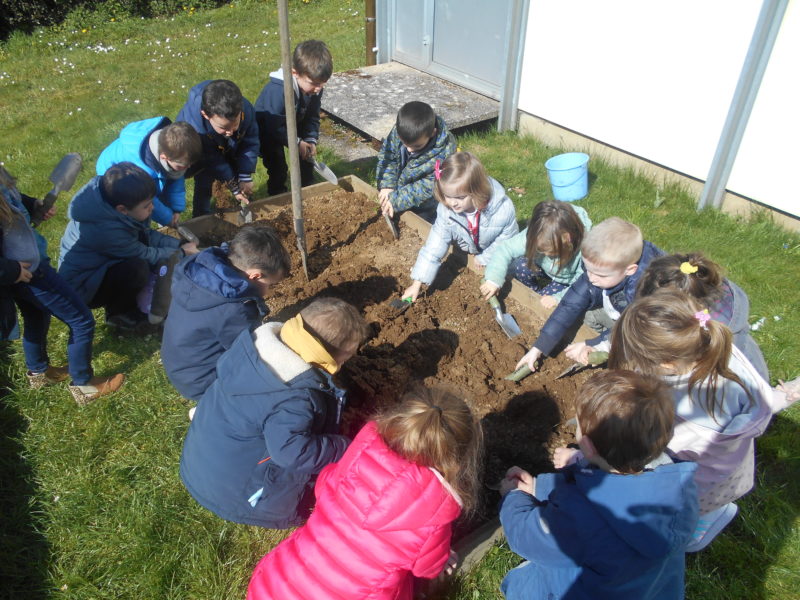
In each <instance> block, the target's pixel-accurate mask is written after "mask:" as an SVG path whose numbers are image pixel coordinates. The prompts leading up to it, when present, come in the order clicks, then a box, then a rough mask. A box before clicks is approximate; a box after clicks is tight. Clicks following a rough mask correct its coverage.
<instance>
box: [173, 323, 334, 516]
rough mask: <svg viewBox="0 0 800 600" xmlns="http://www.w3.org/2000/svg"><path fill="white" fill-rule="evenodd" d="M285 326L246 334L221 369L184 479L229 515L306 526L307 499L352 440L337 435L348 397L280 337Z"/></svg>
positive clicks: (186, 450)
mask: <svg viewBox="0 0 800 600" xmlns="http://www.w3.org/2000/svg"><path fill="white" fill-rule="evenodd" d="M281 327H282V324H281V323H267V324H266V325H262V326H261V327H259V328H258V329H256V330H255V331H254V332H252V333H251V332H250V331H243V332H242V333H241V334H239V337H237V338H236V340H235V341H234V343H233V345H232V346H231V347H230V349H229V350H228V351H226V352H225V353H224V354H223V355H222V356H221V357H220V359H219V362H218V363H217V379H216V380H215V381H214V383H212V384H211V387H209V388H208V391H207V392H206V393H205V394H204V395H203V397H202V398H201V400H200V402H199V404H198V405H197V410H196V412H195V414H194V419H193V420H192V424H191V425H190V426H189V432H188V433H187V435H186V439H185V441H184V443H183V454H182V455H181V466H180V474H181V480H182V481H183V483H184V485H185V486H186V489H187V490H189V493H190V494H191V495H192V496H193V497H194V499H195V500H197V501H198V502H199V503H200V504H202V505H203V506H204V507H206V508H207V509H208V510H210V511H211V512H213V513H215V514H217V515H218V516H220V517H222V518H223V519H227V520H228V521H234V522H236V523H245V524H247V525H260V526H261V527H267V528H271V529H285V528H287V527H292V526H295V525H299V524H300V523H301V522H302V521H303V520H304V519H305V518H307V517H308V514H307V513H306V514H304V513H303V511H302V510H300V503H301V500H302V499H303V498H304V497H305V496H306V495H307V493H308V492H309V491H310V490H311V486H312V485H313V483H314V480H315V479H316V476H317V474H318V473H319V472H320V471H321V470H322V468H323V467H325V465H327V464H329V463H332V462H336V461H337V460H339V459H340V458H341V457H342V455H343V454H344V451H345V449H346V448H347V446H348V444H349V440H348V438H346V437H345V436H343V435H337V434H336V433H335V432H336V430H337V429H338V417H339V414H340V412H341V408H342V403H343V401H344V399H343V393H341V392H340V391H339V390H336V388H335V387H334V386H333V383H332V381H331V379H330V377H329V376H328V375H327V373H325V372H323V371H321V370H319V369H317V368H315V367H312V366H311V365H309V364H308V363H306V362H305V361H304V360H303V359H301V358H300V357H299V356H298V355H297V354H296V353H295V352H294V351H292V350H291V349H290V348H289V347H288V346H286V345H285V344H284V343H283V342H282V341H281V339H280V337H279V332H280V329H281Z"/></svg>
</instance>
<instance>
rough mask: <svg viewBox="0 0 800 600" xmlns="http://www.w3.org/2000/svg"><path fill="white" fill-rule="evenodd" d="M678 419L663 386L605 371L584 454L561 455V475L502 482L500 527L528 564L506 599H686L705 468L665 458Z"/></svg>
mask: <svg viewBox="0 0 800 600" xmlns="http://www.w3.org/2000/svg"><path fill="white" fill-rule="evenodd" d="M674 411H675V408H674V405H673V402H672V396H671V394H670V392H669V390H668V388H667V386H666V385H665V384H664V383H663V382H661V381H659V380H658V379H656V378H648V377H644V376H642V375H639V374H637V373H634V372H632V371H602V372H600V373H597V374H595V375H593V376H592V377H591V378H590V379H589V380H588V381H587V382H586V383H585V384H584V386H583V388H582V389H581V391H580V394H579V395H578V400H577V421H578V430H577V432H576V437H577V439H578V444H579V446H580V448H581V452H582V455H581V454H580V453H576V451H574V450H569V449H567V448H562V449H559V450H557V451H556V456H555V459H554V462H555V464H556V467H557V468H560V470H559V471H558V472H556V473H545V474H543V475H539V476H538V477H535V478H534V477H533V476H531V474H530V473H527V472H526V471H523V470H522V469H520V468H519V467H512V468H511V469H509V471H508V473H507V474H506V478H505V479H504V480H503V482H502V484H501V494H504V498H503V501H502V504H501V508H500V521H501V523H502V524H503V529H504V530H505V534H506V538H507V539H508V543H509V546H510V547H511V549H512V550H513V551H514V552H516V553H517V554H520V555H521V556H523V557H524V558H526V559H527V561H526V562H524V563H522V564H521V565H520V566H519V567H517V568H516V569H513V570H512V571H511V572H509V573H508V575H506V578H505V579H504V580H503V583H502V586H501V589H502V591H503V593H504V594H505V596H506V598H509V599H510V600H514V599H517V598H553V599H555V598H596V599H601V598H608V599H612V598H613V599H614V600H670V599H674V600H678V599H680V598H683V595H684V592H683V586H684V569H685V564H684V553H685V550H686V545H687V543H688V542H689V540H690V539H691V537H692V532H693V531H694V528H695V525H696V524H697V518H698V507H697V489H696V487H695V484H694V471H695V469H696V467H697V465H696V464H695V463H688V462H685V463H678V464H673V463H672V462H671V461H670V460H669V458H668V457H666V455H664V454H663V452H664V450H665V448H666V446H667V442H669V440H670V438H671V437H672V425H673V420H674ZM561 467H563V468H561Z"/></svg>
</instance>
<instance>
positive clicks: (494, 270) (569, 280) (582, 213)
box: [484, 204, 592, 300]
mask: <svg viewBox="0 0 800 600" xmlns="http://www.w3.org/2000/svg"><path fill="white" fill-rule="evenodd" d="M572 209H573V210H574V211H575V212H576V213H577V214H578V218H579V219H580V220H581V223H583V228H584V230H585V231H589V230H590V229H591V228H592V220H591V219H590V218H589V215H588V214H587V213H586V210H585V209H583V208H581V207H580V206H575V205H574V204H573V205H572ZM527 238H528V228H527V227H526V228H525V229H523V230H522V231H520V232H519V233H518V234H517V235H515V236H514V237H512V238H511V239H508V240H505V241H503V242H502V243H500V244H498V245H497V249H496V250H495V251H494V254H492V260H491V261H489V264H488V265H486V274H485V275H484V279H485V280H486V281H490V282H492V283H493V284H495V285H496V286H497V287H503V284H504V283H505V281H506V275H507V274H508V269H509V266H510V265H511V262H512V261H513V260H514V259H515V258H519V257H521V256H525V246H526V245H527V241H528V240H527ZM536 264H537V266H538V267H539V268H540V269H542V271H544V273H545V275H547V276H548V277H549V278H550V279H552V280H553V281H555V282H557V283H561V284H563V285H566V286H570V285H572V284H573V283H574V282H575V281H577V279H578V277H580V276H581V273H583V261H582V260H581V253H580V252H578V253H577V254H576V255H575V256H574V257H573V259H572V260H571V261H570V262H569V263H567V264H566V265H564V266H563V267H562V268H561V269H559V266H558V260H556V259H553V258H550V257H549V256H544V255H537V256H536ZM567 289H569V288H564V289H563V290H561V291H560V292H558V293H556V294H553V297H555V298H558V299H559V300H561V298H562V297H563V296H564V294H566V293H567Z"/></svg>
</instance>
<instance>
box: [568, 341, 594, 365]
mask: <svg viewBox="0 0 800 600" xmlns="http://www.w3.org/2000/svg"><path fill="white" fill-rule="evenodd" d="M591 351H592V348H591V347H590V346H587V345H586V344H585V343H584V342H575V343H574V344H570V345H569V346H567V347H566V348H565V349H564V354H566V355H567V358H571V359H572V360H574V361H575V362H576V363H581V364H582V365H588V364H589V352H591Z"/></svg>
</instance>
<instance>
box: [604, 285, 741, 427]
mask: <svg viewBox="0 0 800 600" xmlns="http://www.w3.org/2000/svg"><path fill="white" fill-rule="evenodd" d="M701 312H702V307H701V306H700V305H699V304H698V303H697V301H696V300H695V299H694V298H692V297H691V296H689V295H688V294H685V293H684V292H681V291H679V290H675V289H661V290H656V291H655V292H653V294H651V295H650V296H645V297H643V298H637V299H636V300H634V301H633V303H631V304H630V305H629V306H628V307H627V308H626V309H625V311H624V312H623V313H622V315H621V316H620V318H619V320H618V321H617V322H616V323H615V325H614V329H613V331H612V334H611V350H610V352H609V359H608V366H609V368H611V369H632V370H635V371H638V372H640V373H643V374H645V375H656V376H663V375H664V374H665V373H664V369H663V367H662V365H664V364H672V365H674V366H675V367H676V369H677V370H678V371H679V372H680V371H685V370H687V369H688V368H690V367H691V373H690V374H689V394H690V396H691V392H692V389H693V388H694V387H695V386H697V385H701V384H702V383H704V382H707V384H708V385H707V388H706V393H705V398H702V399H698V400H699V401H700V402H701V406H702V407H703V409H704V410H705V411H706V413H708V414H709V416H711V417H712V418H713V417H714V415H715V414H716V413H717V412H718V409H719V407H720V406H721V404H722V400H723V397H720V398H717V387H718V382H719V379H720V378H724V379H730V380H731V381H735V382H736V383H738V384H739V385H740V386H742V389H744V390H745V392H746V393H747V395H748V397H749V398H750V402H751V403H752V402H753V398H752V397H751V396H750V392H749V391H747V388H746V387H745V386H744V384H743V383H742V380H741V379H739V377H738V376H737V375H736V374H735V373H734V372H733V371H731V370H730V368H728V361H729V360H730V357H731V348H732V347H733V342H732V339H733V335H732V334H731V331H730V329H728V328H727V327H726V326H725V325H723V324H722V323H719V322H717V321H714V320H711V319H708V320H705V326H703V324H702V323H701V321H700V320H699V319H698V318H697V317H696V316H695V315H697V314H698V313H701ZM723 393H724V392H723Z"/></svg>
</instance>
